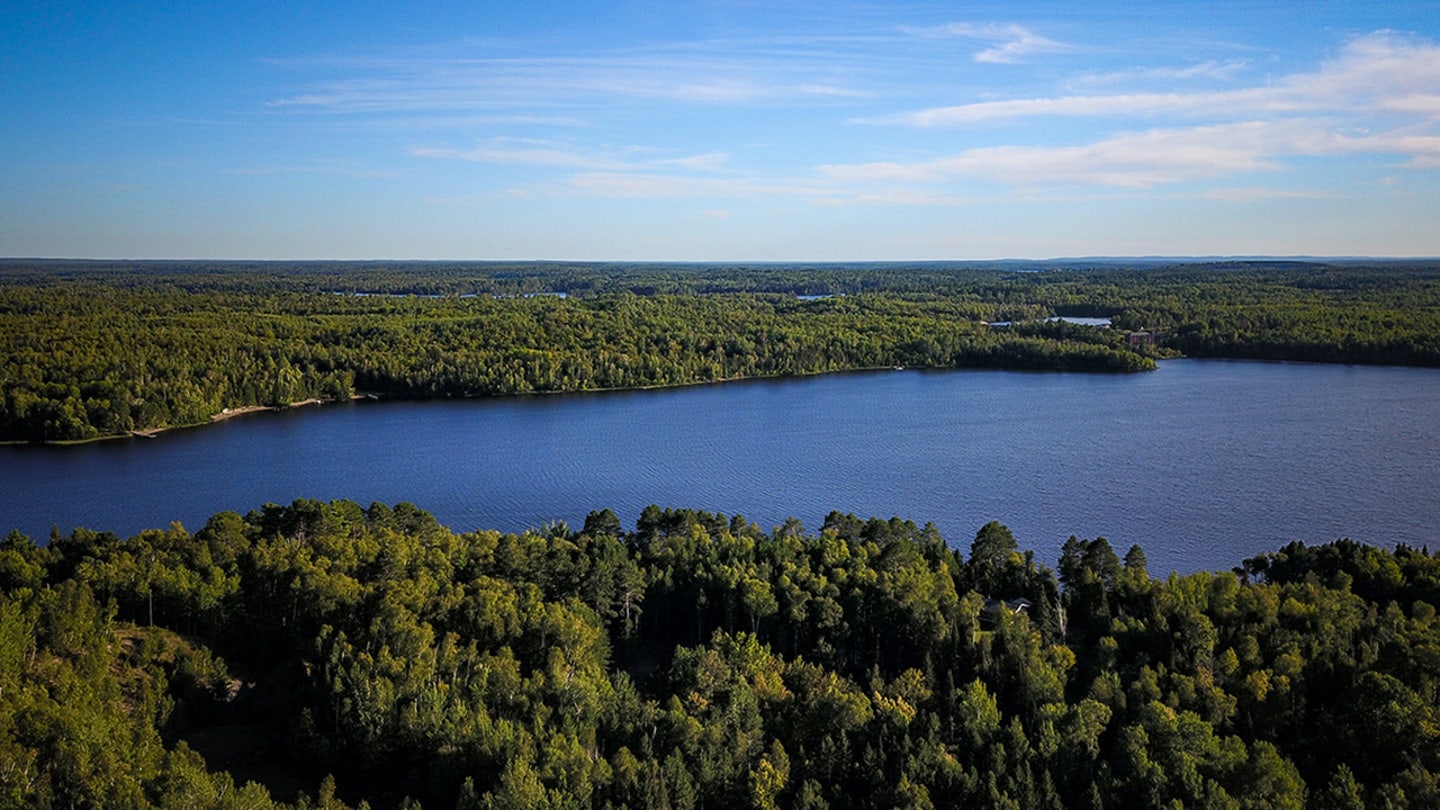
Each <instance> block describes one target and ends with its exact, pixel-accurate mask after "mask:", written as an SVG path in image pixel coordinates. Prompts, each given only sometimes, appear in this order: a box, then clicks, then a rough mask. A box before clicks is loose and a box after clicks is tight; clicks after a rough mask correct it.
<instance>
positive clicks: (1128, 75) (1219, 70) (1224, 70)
mask: <svg viewBox="0 0 1440 810" xmlns="http://www.w3.org/2000/svg"><path fill="white" fill-rule="evenodd" d="M1250 66H1251V63H1250V61H1249V60H1247V59H1226V60H1224V61H1218V60H1214V59H1212V60H1209V61H1205V62H1197V63H1194V64H1189V65H1160V66H1152V67H1132V68H1126V69H1123V70H1111V71H1106V72H1103V73H1084V74H1081V75H1079V76H1075V77H1073V78H1071V79H1069V80H1068V81H1067V82H1066V84H1067V85H1069V86H1071V87H1091V88H1095V87H1113V86H1116V85H1119V86H1129V87H1134V86H1136V85H1152V84H1171V83H1174V82H1196V81H1229V80H1232V79H1234V78H1236V77H1238V76H1240V75H1241V74H1243V73H1244V72H1245V71H1247V70H1249V69H1250Z"/></svg>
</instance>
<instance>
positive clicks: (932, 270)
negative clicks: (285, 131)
mask: <svg viewBox="0 0 1440 810" xmlns="http://www.w3.org/2000/svg"><path fill="white" fill-rule="evenodd" d="M1057 316H1088V317H1105V318H1109V319H1110V321H1111V328H1104V329H1102V328H1095V327H1093V326H1085V325H1077V324H1073V323H1066V322H1063V321H1056V320H1052V319H1053V318H1055V317H1057ZM1181 355H1183V356H1192V357H1244V358H1258V359H1271V360H1307V361H1321V362H1338V363H1383V364H1407V365H1425V366H1440V265H1437V264H1435V263H1433V262H1431V263H1426V262H1388V263H1378V264H1377V263H1348V264H1347V263H1301V262H1253V263H1248V262H1227V263H1214V262H1212V263H1203V264H1193V265H1175V264H1173V263H1172V264H1167V263H1164V262H1143V261H1133V262H1088V263H1087V262H1068V263H1065V262H1061V263H1027V262H998V263H980V264H927V263H919V264H905V265H899V264H894V265H892V264H880V265H870V264H864V265H848V264H832V265H795V264H782V265H738V266H730V265H712V264H706V265H659V264H654V265H651V264H641V265H626V264H567V263H495V262H489V263H403V262H400V263H396V262H389V263H384V262H374V263H345V262H312V263H296V262H289V263H285V262H271V263H265V262H262V263H245V262H232V263H213V262H212V263H205V262H64V261H43V260H30V261H21V260H6V261H4V262H0V441H9V442H16V441H23V442H36V441H83V440H88V439H94V438H101V437H109V436H123V435H128V434H132V433H152V432H154V431H158V430H162V429H165V428H169V427H177V426H186V425H196V424H203V423H206V422H208V421H210V420H212V419H213V418H215V417H217V416H222V415H225V414H227V413H234V412H237V411H244V410H247V409H255V408H264V407H287V406H290V405H292V404H294V403H297V402H310V401H316V400H319V401H325V400H342V399H347V398H351V397H354V396H357V395H371V396H383V397H440V396H456V397H466V396H491V395H514V394H531V393H545V392H572V391H590V390H601V389H617V388H644V387H656V386H675V385H688V384H696V383H711V382H720V381H725V380H735V379H742V378H749V377H774V376H787V375H805V374H820V373H826V372H834V371H845V370H860V369H884V368H893V367H897V366H904V367H919V368H1005V369H1035V370H1069V371H1101V372H1129V371H1144V370H1149V369H1153V368H1154V367H1155V366H1154V364H1155V360H1156V359H1157V358H1164V357H1170V356H1181Z"/></svg>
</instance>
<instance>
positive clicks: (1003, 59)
mask: <svg viewBox="0 0 1440 810" xmlns="http://www.w3.org/2000/svg"><path fill="white" fill-rule="evenodd" d="M908 31H909V32H910V33H912V34H914V35H915V36H918V37H923V38H926V39H957V38H958V39H979V40H985V41H989V42H992V43H994V44H993V45H991V46H990V47H988V48H985V49H983V50H980V51H977V52H976V53H975V54H974V57H973V58H974V59H975V61H976V62H984V63H990V64H1002V65H1009V64H1016V63H1019V62H1025V61H1027V60H1028V59H1029V57H1031V56H1034V55H1036V54H1046V53H1068V52H1070V51H1073V50H1075V48H1074V47H1073V46H1070V45H1066V44H1064V43H1062V42H1056V41H1055V40H1053V39H1049V38H1048V37H1043V36H1040V35H1039V34H1037V33H1035V32H1034V31H1031V30H1030V29H1029V28H1026V27H1025V26H1022V25H1014V24H1010V25H999V24H996V23H985V24H979V23H968V22H956V23H948V24H946V25H941V26H938V27H935V28H918V29H915V28H912V29H908Z"/></svg>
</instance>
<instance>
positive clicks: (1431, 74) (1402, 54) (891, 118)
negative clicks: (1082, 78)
mask: <svg viewBox="0 0 1440 810" xmlns="http://www.w3.org/2000/svg"><path fill="white" fill-rule="evenodd" d="M1436 87H1440V46H1437V45H1436V44H1435V43H1433V42H1428V41H1423V40H1416V39H1411V38H1408V37H1404V36H1401V35H1398V34H1395V33H1393V32H1378V33H1376V34H1372V35H1369V36H1364V37H1358V38H1356V39H1354V40H1351V41H1350V42H1349V43H1348V44H1347V45H1346V47H1345V48H1344V49H1343V50H1342V52H1341V53H1340V54H1339V56H1337V57H1336V58H1334V59H1332V60H1330V61H1328V62H1327V63H1325V64H1324V65H1322V66H1321V67H1320V68H1319V69H1318V70H1316V71H1313V72H1308V73H1296V74H1292V75H1290V76H1287V77H1284V78H1282V79H1280V80H1278V81H1275V82H1273V83H1269V84H1264V85H1260V86H1255V87H1244V88H1239V89H1231V90H1219V91H1202V92H1180V91H1174V92H1144V93H1110V94H1093V95H1066V96H1051V97H1041V98H1024V99H1006V100H998V101H981V102H974V103H968V104H958V105H953V106H946V107H932V108H927V109H922V110H914V111H910V112H903V113H897V114H893V115H886V116H876V117H869V118H861V119H856V120H857V121H858V122H862V123H883V124H900V125H907V126H919V127H933V126H959V125H965V124H971V123H976V122H980V121H990V120H996V119H1005V118H1022V117H1031V116H1121V115H1131V116H1144V115H1157V114H1182V115H1188V116H1192V117H1207V116H1221V117H1225V118H1230V119H1234V118H1239V117H1245V116H1253V115H1257V114H1275V113H1318V112H1330V111H1334V112H1351V111H1358V110H1384V111H1390V112H1406V113H1421V114H1425V115H1430V116H1437V117H1440V95H1437V94H1436V93H1435V88H1436Z"/></svg>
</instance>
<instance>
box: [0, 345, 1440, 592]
mask: <svg viewBox="0 0 1440 810" xmlns="http://www.w3.org/2000/svg"><path fill="white" fill-rule="evenodd" d="M1437 428H1440V371H1435V370H1424V369H1401V368H1362V367H1344V366H1323V365H1303V364H1267V363H1241V362H1221V361H1172V362H1166V363H1163V364H1162V365H1161V367H1160V370H1159V371H1157V372H1153V373H1148V374H1134V375H1092V374H1049V373H1024V372H997V371H954V372H919V371H894V372H877V373H866V374H844V375H833V376H826V377H815V378H807V379H790V380H775V381H759V382H746V383H732V384H726V385H715V386H703V387H694V388H684V389H674V390H667V391H645V392H629V393H605V394H589V395H573V396H539V397H520V398H510V399H476V400H444V401H431V402H379V403H358V404H348V405H329V406H325V407H321V408H306V409H298V410H294V411H290V412H287V413H278V414H261V415H256V416H250V417H245V418H241V419H234V420H231V421H228V422H224V423H221V424H217V425H213V426H208V427H205V428H201V429H195V430H184V431H175V432H171V433H167V434H163V435H161V436H160V437H159V438H156V439H125V440H118V441H111V442H100V443H94V444H89V445H82V446H77V447H6V448H0V487H3V490H0V532H3V531H6V530H9V529H11V528H18V529H20V530H21V531H23V532H25V533H27V534H30V535H32V536H36V537H41V538H43V537H45V536H47V535H48V533H49V531H50V527H51V525H52V524H58V525H59V526H60V527H61V529H62V530H65V531H68V530H69V529H71V528H73V527H75V526H81V525H83V526H86V527H89V528H94V529H103V530H109V531H113V532H116V533H117V534H121V535H127V536H128V535H130V534H134V533H135V532H138V531H139V530H141V529H143V528H149V527H163V526H166V525H168V524H169V523H170V521H172V520H180V521H182V522H183V523H184V524H185V525H186V526H187V527H189V528H191V529H195V528H198V527H199V526H201V525H203V523H204V521H205V519H206V518H207V517H208V516H209V515H211V514H213V513H215V512H218V511H223V510H235V511H239V512H242V513H243V512H245V511H247V510H249V509H252V508H256V507H258V506H260V505H262V504H264V503H267V502H275V503H288V502H290V501H291V500H293V499H295V498H298V497H311V498H320V499H332V498H348V499H351V500H355V501H358V502H359V503H361V504H362V505H368V504H369V503H370V502H372V501H383V502H387V503H395V502H399V501H411V502H413V503H415V504H417V505H418V506H420V507H422V508H424V509H427V510H429V511H431V512H432V513H434V514H435V515H436V517H437V518H438V519H439V520H440V521H441V522H442V523H444V524H446V525H448V526H450V527H452V528H454V529H456V530H459V531H468V530H471V529H475V528H496V529H501V530H506V531H514V530H523V529H526V528H532V527H539V526H543V525H545V524H546V523H548V522H550V521H553V520H564V521H567V522H569V523H570V524H571V525H572V526H576V527H578V526H579V525H580V523H581V522H582V521H583V519H584V516H585V514H586V513H587V512H589V511H590V510H592V509H600V508H604V507H609V508H611V509H614V510H615V511H616V512H617V513H618V514H619V515H620V516H621V519H622V520H623V521H625V522H626V523H627V524H633V521H634V520H635V518H636V517H637V516H638V515H639V512H640V510H641V509H642V508H643V507H644V506H645V505H647V504H650V503H658V504H660V505H662V506H677V507H680V506H683V507H692V508H696V509H704V510H707V511H719V512H724V513H726V514H736V513H740V514H743V515H745V516H746V517H748V518H750V519H751V520H753V521H755V522H757V523H759V524H761V525H762V526H765V527H767V528H768V527H770V526H774V525H778V524H779V523H782V522H783V521H784V520H785V519H786V518H787V517H789V516H794V517H798V518H800V519H801V520H802V521H803V522H804V523H805V524H806V525H807V526H809V527H811V528H818V527H819V525H820V522H821V521H822V520H823V518H824V516H825V515H826V514H827V513H828V512H829V511H830V510H832V509H839V510H841V511H845V512H854V513H855V514H857V515H860V516H861V517H868V516H871V515H879V516H881V517H890V516H892V515H899V516H901V517H903V518H907V519H913V520H915V521H917V522H919V523H924V522H926V521H934V522H935V524H936V525H937V526H938V527H939V528H940V530H941V532H942V533H943V534H944V536H945V537H946V538H947V539H948V540H949V541H950V542H951V543H952V544H955V545H958V546H960V547H962V548H968V546H969V543H970V539H971V538H972V537H973V536H974V533H975V530H976V529H977V528H979V527H980V526H981V525H983V524H984V523H985V522H986V521H988V520H991V519H998V520H1000V521H1002V522H1004V523H1006V524H1007V525H1009V526H1010V527H1011V529H1012V530H1014V532H1015V534H1016V536H1017V537H1018V538H1019V540H1020V544H1021V546H1022V547H1023V548H1029V549H1034V550H1035V552H1036V554H1037V556H1039V557H1040V558H1041V559H1043V560H1046V561H1051V562H1053V560H1054V559H1055V558H1056V557H1057V556H1058V554H1059V547H1060V544H1061V543H1063V542H1064V540H1065V538H1067V537H1068V536H1070V535H1071V534H1075V535H1079V536H1082V537H1094V536H1097V535H1103V536H1105V537H1107V538H1109V539H1110V541H1111V543H1112V544H1113V545H1114V546H1116V548H1117V549H1118V550H1119V551H1120V552H1121V553H1124V550H1125V549H1126V548H1128V547H1129V546H1130V545H1131V544H1132V543H1139V544H1141V545H1142V546H1143V547H1144V548H1145V550H1146V552H1147V554H1148V555H1149V558H1150V567H1151V570H1152V572H1154V573H1163V572H1168V571H1170V570H1172V569H1178V570H1180V571H1182V572H1183V571H1194V570H1199V569H1216V568H1230V567H1232V566H1234V565H1237V564H1238V563H1239V562H1240V561H1241V560H1242V559H1243V558H1245V557H1247V556H1253V555H1254V554H1256V553H1259V552H1262V551H1266V550H1270V549H1273V548H1276V547H1277V546H1279V545H1280V544H1282V543H1285V542H1287V541H1289V540H1294V539H1301V540H1305V541H1307V542H1325V541H1329V540H1333V539H1336V538H1340V537H1350V538H1354V539H1357V540H1365V541H1369V542H1374V543H1379V544H1383V545H1387V546H1393V545H1394V544H1396V543H1408V544H1410V545H1416V546H1419V545H1427V544H1429V545H1435V546H1437V547H1440V543H1436V542H1435V541H1436V540H1437V539H1440V535H1437V531H1436V527H1437V526H1440V498H1437V497H1436V495H1435V493H1436V490H1437V484H1440V433H1437Z"/></svg>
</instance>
